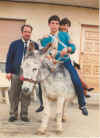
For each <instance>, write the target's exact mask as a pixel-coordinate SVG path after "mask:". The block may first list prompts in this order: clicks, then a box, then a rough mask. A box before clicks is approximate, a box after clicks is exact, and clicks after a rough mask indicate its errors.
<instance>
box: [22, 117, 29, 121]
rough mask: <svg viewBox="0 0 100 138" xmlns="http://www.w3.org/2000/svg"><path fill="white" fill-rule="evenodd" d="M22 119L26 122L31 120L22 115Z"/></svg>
mask: <svg viewBox="0 0 100 138" xmlns="http://www.w3.org/2000/svg"><path fill="white" fill-rule="evenodd" d="M21 120H22V121H24V122H29V121H30V120H29V119H28V118H27V117H21Z"/></svg>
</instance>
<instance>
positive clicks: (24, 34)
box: [22, 26, 32, 41]
mask: <svg viewBox="0 0 100 138" xmlns="http://www.w3.org/2000/svg"><path fill="white" fill-rule="evenodd" d="M31 33H32V31H31V28H30V27H27V26H25V27H24V29H23V32H22V37H23V39H24V40H25V41H28V40H29V39H30V37H31Z"/></svg>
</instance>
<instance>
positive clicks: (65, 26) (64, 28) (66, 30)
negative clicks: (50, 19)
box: [60, 24, 70, 32]
mask: <svg viewBox="0 0 100 138" xmlns="http://www.w3.org/2000/svg"><path fill="white" fill-rule="evenodd" d="M69 28H70V27H69V25H67V24H65V25H60V29H61V30H62V31H63V32H68V31H69Z"/></svg>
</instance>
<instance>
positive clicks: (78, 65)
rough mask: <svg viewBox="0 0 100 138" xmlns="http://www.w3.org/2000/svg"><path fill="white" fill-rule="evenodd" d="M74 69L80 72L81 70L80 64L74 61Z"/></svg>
mask: <svg viewBox="0 0 100 138" xmlns="http://www.w3.org/2000/svg"><path fill="white" fill-rule="evenodd" d="M73 64H74V67H75V68H77V69H78V70H80V69H81V68H80V64H78V63H76V62H75V61H73Z"/></svg>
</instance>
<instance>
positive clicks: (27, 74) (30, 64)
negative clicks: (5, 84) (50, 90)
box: [20, 44, 41, 92]
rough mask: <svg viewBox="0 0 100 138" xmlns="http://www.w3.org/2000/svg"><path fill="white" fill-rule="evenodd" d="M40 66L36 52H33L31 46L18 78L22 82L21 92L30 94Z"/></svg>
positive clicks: (32, 46)
mask: <svg viewBox="0 0 100 138" xmlns="http://www.w3.org/2000/svg"><path fill="white" fill-rule="evenodd" d="M40 65H41V63H40V60H39V55H38V51H37V50H35V49H34V45H32V44H31V45H30V46H29V48H28V50H27V53H26V56H25V59H24V61H23V63H22V65H21V69H22V72H23V74H22V76H20V79H21V80H23V86H22V90H23V91H25V92H32V89H33V86H34V84H35V83H36V81H37V77H38V75H39V68H40Z"/></svg>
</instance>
